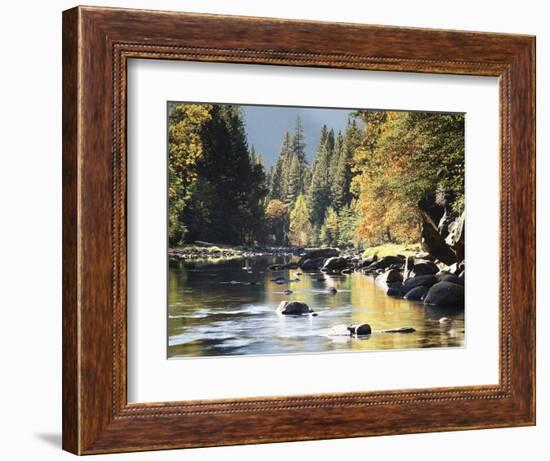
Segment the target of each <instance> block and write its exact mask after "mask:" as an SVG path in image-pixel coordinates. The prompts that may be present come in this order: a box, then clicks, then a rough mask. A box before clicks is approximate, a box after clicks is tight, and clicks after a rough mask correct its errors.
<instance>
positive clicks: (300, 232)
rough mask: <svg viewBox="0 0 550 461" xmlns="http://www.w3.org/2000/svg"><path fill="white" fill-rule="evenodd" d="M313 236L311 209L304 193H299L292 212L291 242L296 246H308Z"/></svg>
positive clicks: (289, 237)
mask: <svg viewBox="0 0 550 461" xmlns="http://www.w3.org/2000/svg"><path fill="white" fill-rule="evenodd" d="M310 236H311V222H310V220H309V210H308V208H307V203H306V199H305V197H304V195H302V194H301V195H299V196H298V197H297V199H296V203H295V204H294V208H293V209H292V212H291V213H290V225H289V236H288V239H289V242H290V243H291V244H292V245H294V246H306V245H307V244H308V242H309V239H310Z"/></svg>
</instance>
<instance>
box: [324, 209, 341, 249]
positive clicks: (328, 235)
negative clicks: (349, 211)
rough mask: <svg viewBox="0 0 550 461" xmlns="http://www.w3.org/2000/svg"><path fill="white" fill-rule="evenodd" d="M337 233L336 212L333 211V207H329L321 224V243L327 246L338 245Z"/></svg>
mask: <svg viewBox="0 0 550 461" xmlns="http://www.w3.org/2000/svg"><path fill="white" fill-rule="evenodd" d="M338 235H339V234H338V214H337V213H336V211H334V208H332V207H329V208H328V209H327V213H326V216H325V220H324V222H323V225H322V226H321V235H320V240H321V243H323V244H325V245H328V246H336V245H338Z"/></svg>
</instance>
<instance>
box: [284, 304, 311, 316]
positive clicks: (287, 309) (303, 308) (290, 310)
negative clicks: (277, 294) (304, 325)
mask: <svg viewBox="0 0 550 461" xmlns="http://www.w3.org/2000/svg"><path fill="white" fill-rule="evenodd" d="M277 313H278V314H283V315H303V314H311V313H313V310H311V309H310V308H309V306H308V305H307V304H306V303H301V302H298V301H281V303H280V304H279V306H278V307H277Z"/></svg>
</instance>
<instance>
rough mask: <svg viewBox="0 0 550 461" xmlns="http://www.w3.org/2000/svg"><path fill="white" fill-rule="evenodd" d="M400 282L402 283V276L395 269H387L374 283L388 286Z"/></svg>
mask: <svg viewBox="0 0 550 461" xmlns="http://www.w3.org/2000/svg"><path fill="white" fill-rule="evenodd" d="M401 281H403V274H402V273H401V272H400V271H398V270H397V269H389V270H387V271H386V272H384V273H383V274H382V275H379V276H378V277H376V283H379V284H381V285H389V284H390V283H393V282H401Z"/></svg>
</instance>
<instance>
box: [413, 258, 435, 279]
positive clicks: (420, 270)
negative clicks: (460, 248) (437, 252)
mask: <svg viewBox="0 0 550 461" xmlns="http://www.w3.org/2000/svg"><path fill="white" fill-rule="evenodd" d="M438 272H439V267H437V266H436V265H435V263H433V262H432V261H428V260H427V259H417V260H415V261H414V263H413V267H412V274H414V275H415V276H416V275H432V274H437V273H438Z"/></svg>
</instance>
